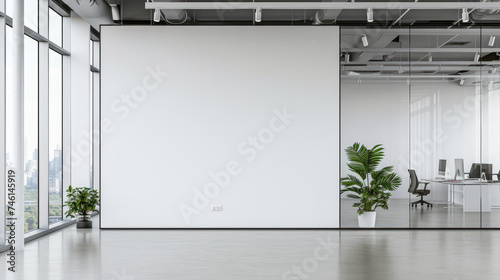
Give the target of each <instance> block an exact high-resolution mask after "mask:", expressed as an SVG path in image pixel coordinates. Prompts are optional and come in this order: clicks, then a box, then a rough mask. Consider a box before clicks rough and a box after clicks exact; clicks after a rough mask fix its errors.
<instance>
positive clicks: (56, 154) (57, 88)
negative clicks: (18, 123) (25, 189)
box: [48, 9, 64, 224]
mask: <svg viewBox="0 0 500 280" xmlns="http://www.w3.org/2000/svg"><path fill="white" fill-rule="evenodd" d="M62 30H63V23H62V16H61V15H59V14H58V13H57V12H55V11H54V10H53V9H49V39H50V41H51V42H53V43H55V44H56V45H58V46H62ZM62 59H63V57H62V55H61V54H59V53H57V52H55V51H53V50H49V176H48V179H49V185H48V190H49V224H52V223H55V222H58V221H60V220H62V219H63V213H62V204H63V202H62V198H63V193H64V192H63V186H62V164H63V162H62V121H63V120H62V102H63V100H62V98H63V89H62V87H63V79H62V78H63V77H62V76H63V63H62Z"/></svg>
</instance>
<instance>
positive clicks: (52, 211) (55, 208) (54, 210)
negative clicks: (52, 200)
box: [49, 205, 62, 217]
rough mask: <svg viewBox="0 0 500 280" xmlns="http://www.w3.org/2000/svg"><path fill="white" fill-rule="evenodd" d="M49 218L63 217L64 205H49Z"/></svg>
mask: <svg viewBox="0 0 500 280" xmlns="http://www.w3.org/2000/svg"><path fill="white" fill-rule="evenodd" d="M49 216H51V217H56V216H57V217H62V205H49Z"/></svg>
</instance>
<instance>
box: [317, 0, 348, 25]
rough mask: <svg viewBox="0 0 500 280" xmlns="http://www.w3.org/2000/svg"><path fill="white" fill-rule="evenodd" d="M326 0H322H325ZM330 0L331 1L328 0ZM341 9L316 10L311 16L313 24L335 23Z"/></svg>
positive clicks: (324, 0) (340, 0)
mask: <svg viewBox="0 0 500 280" xmlns="http://www.w3.org/2000/svg"><path fill="white" fill-rule="evenodd" d="M326 1H327V0H323V2H326ZM329 2H331V1H329ZM334 2H347V0H334ZM341 12H342V10H318V11H317V12H316V13H315V14H314V18H312V21H313V23H312V24H313V25H321V24H332V23H335V21H336V20H337V17H338V16H339V15H340V13H341Z"/></svg>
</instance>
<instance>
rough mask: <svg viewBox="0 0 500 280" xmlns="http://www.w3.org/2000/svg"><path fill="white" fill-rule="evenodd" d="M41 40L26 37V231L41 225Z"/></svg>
mask: <svg viewBox="0 0 500 280" xmlns="http://www.w3.org/2000/svg"><path fill="white" fill-rule="evenodd" d="M38 164H39V163H38V41H35V40H33V39H31V38H30V37H28V36H25V38H24V221H25V223H24V231H25V232H27V231H31V230H35V229H37V228H38Z"/></svg>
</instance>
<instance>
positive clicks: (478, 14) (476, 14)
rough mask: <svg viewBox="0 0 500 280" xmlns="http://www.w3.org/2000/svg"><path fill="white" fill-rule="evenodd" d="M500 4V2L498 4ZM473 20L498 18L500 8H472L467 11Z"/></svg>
mask: <svg viewBox="0 0 500 280" xmlns="http://www.w3.org/2000/svg"><path fill="white" fill-rule="evenodd" d="M485 2H500V0H485ZM499 6H500V4H499ZM469 14H470V16H471V18H472V19H473V20H500V17H499V15H500V9H496V10H486V9H474V10H473V11H471V13H469Z"/></svg>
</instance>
